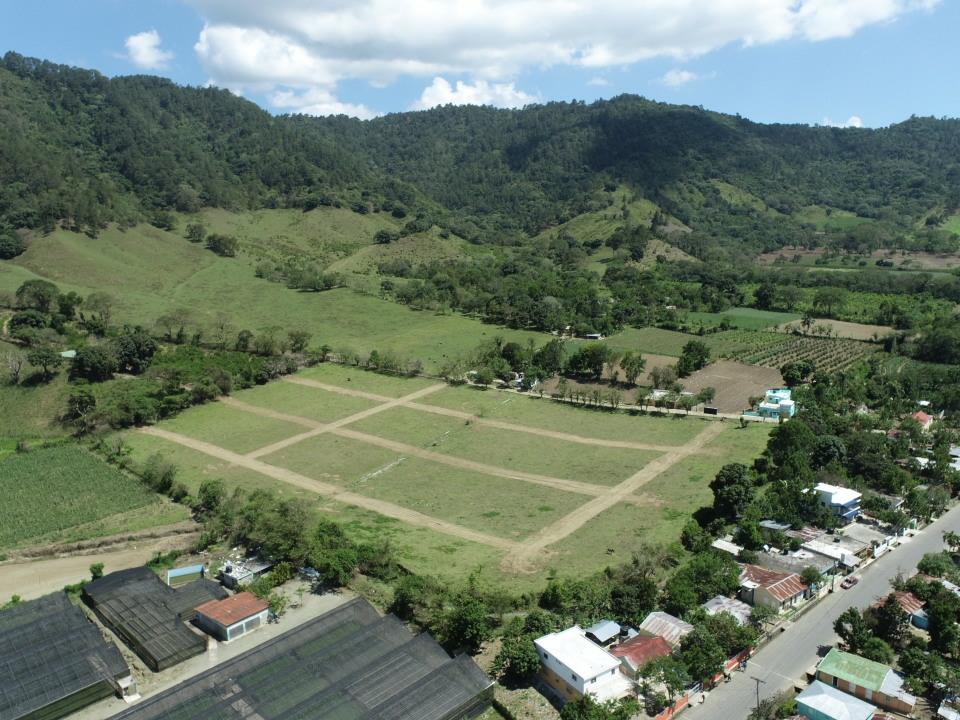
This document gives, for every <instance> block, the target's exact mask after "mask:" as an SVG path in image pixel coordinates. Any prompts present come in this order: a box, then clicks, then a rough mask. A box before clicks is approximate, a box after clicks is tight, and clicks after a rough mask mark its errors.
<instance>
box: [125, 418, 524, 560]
mask: <svg viewBox="0 0 960 720" xmlns="http://www.w3.org/2000/svg"><path fill="white" fill-rule="evenodd" d="M140 432H142V433H145V434H147V435H153V436H155V437H159V438H163V439H164V440H168V441H170V442H174V443H177V444H179V445H183V446H184V447H187V448H190V449H191V450H197V451H198V452H202V453H204V454H205V455H209V456H210V457H215V458H217V459H218V460H224V461H225V462H228V463H230V464H232V465H238V466H240V467H243V468H247V469H248V470H253V471H254V472H258V473H260V474H261V475H266V476H267V477H271V478H273V479H275V480H280V481H282V482H285V483H287V484H289V485H293V486H295V487H299V488H302V489H304V490H308V491H310V492H314V493H317V494H318V495H323V496H325V497H328V498H330V499H331V500H336V501H338V502H342V503H345V504H347V505H353V506H355V507H360V508H364V509H365V510H372V511H373V512H376V513H380V514H381V515H386V516H387V517H392V518H395V519H397V520H402V521H403V522H405V523H408V524H410V525H415V526H417V527H425V528H429V529H431V530H436V531H438V532H442V533H445V534H447V535H453V536H454V537H458V538H461V539H463V540H470V541H471V542H476V543H481V544H483V545H489V546H491V547H495V548H499V549H501V550H513V549H514V548H515V547H516V545H517V543H516V542H514V541H512V540H505V539H503V538H498V537H494V536H493V535H487V534H486V533H481V532H477V531H476V530H470V529H468V528H465V527H461V526H460V525H455V524H454V523H449V522H446V521H445V520H438V519H436V518H433V517H430V516H429V515H424V514H423V513H419V512H416V511H415V510H408V509H407V508H404V507H401V506H400V505H394V504H393V503H390V502H386V501H383V500H377V499H375V498H371V497H367V496H366V495H358V494H357V493H352V492H349V491H347V490H344V489H343V488H340V487H338V486H336V485H331V484H329V483H325V482H321V481H320V480H314V479H313V478H309V477H307V476H306V475H301V474H300V473H296V472H293V471H292V470H287V469H286V468H281V467H277V466H275V465H269V464H268V463H265V462H261V461H260V460H257V459H255V458H251V457H248V456H246V455H239V454H237V453H235V452H232V451H230V450H227V449H226V448H222V447H220V446H218V445H213V444H211V443H208V442H203V441H202V440H196V439H195V438H191V437H187V436H186V435H180V434H179V433H174V432H170V431H169V430H161V429H160V428H157V427H145V428H141V430H140Z"/></svg>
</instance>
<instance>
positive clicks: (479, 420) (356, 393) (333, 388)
mask: <svg viewBox="0 0 960 720" xmlns="http://www.w3.org/2000/svg"><path fill="white" fill-rule="evenodd" d="M284 380H285V381H286V382H289V383H293V384H294V385H303V386H305V387H313V388H317V389H318V390H326V391H328V392H334V393H339V394H341V395H350V396H352V397H358V398H364V399H366V400H375V401H377V402H388V401H390V400H392V399H393V398H389V397H386V396H384V395H375V394H373V393H368V392H363V391H361V390H353V389H349V388H342V387H340V386H338V385H328V384H327V383H322V382H317V381H316V380H310V379H308V378H298V377H285V378H284ZM398 406H399V407H405V408H409V409H411V410H419V411H420V412H428V413H433V414H434V415H445V416H447V417H452V418H457V419H458V420H464V421H467V422H470V423H473V424H474V425H482V426H485V427H492V428H497V429H499V430H508V431H510V432H522V433H527V434H528V435H539V436H540V437H546V438H551V439H553V440H562V441H564V442H572V443H577V444H579V445H594V446H596V447H608V448H625V449H628V450H652V451H654V452H669V451H671V450H675V449H676V448H677V447H680V446H678V445H657V444H654V443H640V442H633V441H631V440H606V439H604V438H592V437H586V436H584V435H576V434H574V433H568V432H562V431H559V430H546V429H544V428H538V427H531V426H529V425H521V424H518V423H512V422H507V421H505V420H491V419H489V418H484V417H480V416H479V415H474V414H472V413H468V412H464V411H462V410H453V409H451V408H445V407H440V406H439V405H425V404H424V403H418V402H416V401H414V400H406V401H404V402H401V403H399V405H398Z"/></svg>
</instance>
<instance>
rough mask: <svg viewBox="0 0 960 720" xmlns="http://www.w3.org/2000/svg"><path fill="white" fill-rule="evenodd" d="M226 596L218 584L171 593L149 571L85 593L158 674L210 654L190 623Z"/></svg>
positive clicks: (113, 576) (114, 577)
mask: <svg viewBox="0 0 960 720" xmlns="http://www.w3.org/2000/svg"><path fill="white" fill-rule="evenodd" d="M226 596H227V593H226V591H225V590H224V589H223V588H222V587H220V586H219V585H218V584H217V583H215V582H213V581H212V580H203V579H201V580H194V581H193V582H190V583H187V584H186V585H182V586H180V587H178V588H176V589H174V588H171V587H170V586H169V585H166V584H165V583H164V582H163V581H162V580H161V579H160V578H159V577H158V576H157V575H156V574H155V573H154V572H153V571H152V570H151V569H150V568H148V567H138V568H131V569H130V570H120V571H118V572H114V573H110V574H109V575H104V576H103V577H102V578H100V579H99V580H94V581H93V582H92V583H90V584H89V585H87V586H85V587H84V589H83V600H84V602H86V603H87V605H89V606H90V607H91V608H92V609H93V611H94V612H95V613H96V614H97V617H98V618H100V620H101V621H102V622H103V624H104V625H106V626H107V627H108V628H110V629H111V630H112V631H113V632H114V633H116V634H117V636H118V637H120V638H121V639H122V640H123V641H124V642H125V643H126V644H127V645H128V646H129V647H130V649H131V650H133V651H134V652H135V653H136V654H137V656H138V657H139V658H140V659H141V660H143V662H144V663H145V664H146V665H147V667H148V668H150V669H151V670H153V671H154V672H159V671H160V670H165V669H166V668H168V667H172V666H173V665H176V664H177V663H180V662H183V661H184V660H186V659H187V658H191V657H193V656H194V655H199V654H200V653H202V652H204V651H205V650H206V649H207V641H206V638H204V637H202V636H201V635H198V634H197V633H195V632H193V631H192V630H191V629H190V628H188V627H187V626H186V624H185V623H187V622H190V621H191V620H192V619H193V618H194V616H195V615H196V608H197V607H199V606H200V605H203V603H205V602H208V601H210V600H222V599H223V598H225V597H226Z"/></svg>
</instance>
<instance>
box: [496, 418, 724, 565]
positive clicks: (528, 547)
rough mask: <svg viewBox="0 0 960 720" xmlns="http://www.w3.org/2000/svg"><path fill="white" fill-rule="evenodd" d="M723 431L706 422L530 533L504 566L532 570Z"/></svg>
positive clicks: (510, 554)
mask: <svg viewBox="0 0 960 720" xmlns="http://www.w3.org/2000/svg"><path fill="white" fill-rule="evenodd" d="M723 430H724V426H723V425H722V424H721V423H711V424H710V425H707V427H706V428H704V430H703V431H702V432H701V433H700V434H699V435H697V436H696V437H695V438H693V439H692V440H691V441H690V442H689V443H687V444H686V445H684V446H683V447H680V448H676V449H674V450H673V451H671V452H669V453H666V454H665V455H662V456H660V457H659V458H657V459H656V460H654V461H653V462H651V463H648V464H647V465H645V466H644V467H643V468H641V469H640V470H638V471H637V472H635V473H634V474H633V475H631V476H630V477H629V478H627V479H626V480H624V481H623V482H622V483H620V484H619V485H615V486H614V487H612V488H610V489H609V490H608V491H607V492H606V493H604V494H603V495H601V496H599V497H596V498H594V499H593V500H589V501H587V502H586V503H584V504H583V505H581V506H580V507H578V508H577V509H576V510H574V511H573V512H571V513H570V514H568V515H566V516H565V517H562V518H560V519H559V520H557V521H556V522H555V523H553V524H551V525H547V526H546V527H544V528H543V529H541V530H540V531H538V532H536V533H534V534H533V535H531V536H530V537H529V538H528V539H527V540H526V541H524V542H523V543H521V544H520V545H519V547H517V548H516V549H515V550H514V551H513V552H511V553H508V554H507V556H506V557H504V559H503V562H502V563H501V568H502V569H503V570H505V571H506V572H531V571H532V561H533V558H534V557H535V556H537V555H538V554H540V553H541V552H543V551H544V549H545V548H546V547H547V546H549V545H553V544H554V543H556V542H559V541H560V540H563V539H564V538H565V537H567V536H568V535H570V534H571V533H574V532H576V531H577V530H579V529H580V528H581V527H583V526H584V525H585V524H587V523H588V522H589V521H590V520H593V519H594V518H595V517H597V515H599V514H600V513H602V512H603V511H604V510H607V509H609V508H611V507H613V506H614V505H616V504H617V503H618V502H623V501H625V500H627V499H628V498H630V496H632V495H633V493H634V492H636V491H637V490H638V489H639V488H641V487H642V486H644V485H646V484H647V483H648V482H650V481H651V480H653V479H654V478H655V477H657V475H659V474H660V473H662V472H664V471H665V470H668V469H669V468H671V467H673V466H674V465H676V464H677V463H678V462H679V461H680V460H683V459H684V458H685V457H689V456H690V455H692V454H694V453H696V452H697V451H698V450H700V449H701V448H703V446H704V445H706V444H707V443H708V442H709V441H710V440H712V439H713V438H715V437H716V436H717V435H719V434H720V433H721V432H722V431H723Z"/></svg>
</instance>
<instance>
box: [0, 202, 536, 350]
mask: <svg viewBox="0 0 960 720" xmlns="http://www.w3.org/2000/svg"><path fill="white" fill-rule="evenodd" d="M204 217H205V218H206V219H207V220H208V221H209V223H210V229H221V230H230V231H232V232H236V233H237V234H238V235H240V236H241V238H244V239H243V240H242V242H241V252H240V254H239V255H238V256H237V257H235V258H221V257H218V256H216V255H214V254H213V253H212V252H210V251H209V250H206V249H205V248H203V247H202V246H200V245H193V244H191V243H190V242H188V241H187V240H185V239H184V238H183V237H181V235H180V234H179V233H176V232H165V231H163V230H159V229H157V228H155V227H152V226H150V225H138V226H136V227H134V228H131V229H128V230H120V229H119V228H117V227H115V226H111V227H109V228H107V229H105V230H103V231H102V232H101V233H100V235H99V236H98V237H97V238H89V237H87V236H86V235H83V234H79V233H71V232H68V231H66V230H56V231H54V232H52V233H50V234H48V235H44V236H38V237H35V238H33V239H32V241H31V242H30V245H29V248H28V249H27V251H26V252H25V253H24V254H23V255H21V256H19V257H17V258H16V259H15V260H13V261H10V262H4V263H2V264H0V292H4V291H6V292H13V291H14V290H16V288H17V287H19V286H20V285H21V284H22V283H23V282H25V281H26V280H31V279H35V278H44V279H47V280H51V281H53V282H55V283H56V284H57V285H58V286H59V287H60V288H61V289H62V290H63V291H65V292H66V291H75V292H78V293H80V294H81V295H84V296H86V295H88V294H90V293H91V292H106V293H108V294H109V295H111V296H113V297H114V299H115V301H116V304H115V308H114V310H113V315H114V319H115V320H116V321H118V322H129V323H134V324H141V325H150V324H151V323H152V322H153V321H155V320H156V319H157V318H159V317H160V316H162V315H164V314H166V313H169V312H171V311H174V310H178V311H179V310H183V311H184V313H185V314H186V316H187V317H188V318H189V319H190V321H191V322H192V323H194V324H195V325H197V326H199V327H202V328H206V329H208V330H209V329H210V328H212V327H213V326H214V323H215V321H216V320H217V318H218V317H220V316H223V317H225V318H227V319H228V320H229V322H230V324H231V325H232V326H233V328H234V329H235V330H239V329H248V330H251V331H253V332H257V331H258V330H261V329H263V328H266V327H270V326H279V327H281V328H284V329H297V328H302V329H305V330H308V331H309V332H311V333H312V335H313V339H312V345H314V346H319V345H321V344H327V345H330V346H332V347H333V348H334V350H341V349H349V350H353V351H356V352H369V351H370V350H374V349H377V350H381V351H383V350H391V351H393V352H394V353H396V354H397V355H399V356H402V357H405V358H410V359H419V360H421V361H423V363H424V364H425V366H426V367H427V368H428V369H434V368H436V367H437V366H438V365H440V364H441V363H442V362H443V361H444V360H445V359H446V358H448V357H451V356H460V355H462V354H464V353H468V352H470V351H472V350H473V349H474V348H476V346H477V345H478V344H479V343H480V342H482V341H483V340H484V339H488V338H490V337H493V336H496V335H500V336H503V337H504V338H507V339H511V340H516V341H518V342H526V339H527V338H530V337H532V338H535V339H536V341H537V342H538V343H542V342H545V341H546V340H547V339H548V338H549V336H547V335H545V334H542V333H533V332H526V331H519V330H509V329H504V328H498V327H496V326H493V325H486V324H484V323H482V322H480V321H479V320H475V319H472V318H467V317H464V316H462V315H455V314H440V313H433V312H426V311H417V310H411V309H409V308H407V307H403V306H401V305H398V304H397V303H393V302H390V301H387V300H382V299H380V298H379V297H376V296H374V295H370V294H365V293H360V292H356V291H354V290H352V289H349V288H340V289H336V290H330V291H327V292H321V293H312V292H300V291H295V290H290V289H288V288H287V287H286V286H284V285H283V284H280V283H276V282H270V281H268V280H264V279H260V278H257V277H255V275H254V268H255V266H256V264H257V263H258V262H259V261H260V260H262V259H263V258H264V253H266V249H265V248H267V247H268V246H269V245H270V243H266V244H264V245H263V246H262V247H261V246H260V245H254V244H253V243H254V239H255V238H257V237H261V236H260V235H259V234H258V233H259V232H261V229H262V232H263V233H264V235H265V239H269V238H270V237H275V238H277V239H278V242H280V246H279V247H286V248H287V249H288V250H289V251H290V253H293V252H295V251H300V250H302V251H303V252H307V250H304V248H307V249H308V250H309V253H311V254H312V255H313V256H315V257H317V258H318V262H319V261H320V260H323V259H327V260H336V258H339V257H341V256H342V257H349V255H348V254H346V253H347V250H349V248H351V247H352V248H354V249H356V248H357V247H366V244H369V243H372V238H373V233H374V232H375V228H378V227H380V226H379V225H376V226H375V225H370V226H369V227H367V225H366V224H363V223H366V221H365V220H364V216H360V215H357V214H356V213H352V212H350V211H348V210H333V209H324V210H315V211H312V212H310V213H299V212H295V211H290V210H283V211H280V210H276V211H259V212H257V213H237V214H231V213H224V212H222V211H210V212H209V213H207V215H205V216H204ZM384 222H385V221H384ZM354 223H361V224H362V225H363V226H362V227H356V226H354ZM241 231H242V232H241ZM181 232H182V231H181ZM354 233H359V234H360V237H362V238H363V242H359V243H358V242H357V241H354V242H353V244H352V245H351V243H350V242H349V241H348V238H350V237H357V236H356V235H354ZM367 234H369V238H368V237H367ZM316 238H325V239H323V240H318V239H316ZM331 238H333V239H331ZM314 242H317V243H320V245H321V246H322V247H321V246H318V247H314V248H313V249H310V248H311V247H312V244H313V243H314ZM248 243H249V244H248ZM364 243H366V244H364ZM298 249H299V250H298ZM271 252H274V250H271ZM277 252H279V251H277Z"/></svg>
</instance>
